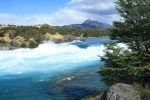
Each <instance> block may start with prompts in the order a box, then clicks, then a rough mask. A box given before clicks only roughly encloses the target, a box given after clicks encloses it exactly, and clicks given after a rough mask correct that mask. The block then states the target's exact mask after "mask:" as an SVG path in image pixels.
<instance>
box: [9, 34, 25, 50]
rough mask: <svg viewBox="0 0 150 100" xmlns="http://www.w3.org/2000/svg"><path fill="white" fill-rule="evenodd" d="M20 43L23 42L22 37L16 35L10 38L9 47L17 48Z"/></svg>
mask: <svg viewBox="0 0 150 100" xmlns="http://www.w3.org/2000/svg"><path fill="white" fill-rule="evenodd" d="M22 43H25V39H24V37H21V36H17V37H15V38H13V39H12V41H11V48H18V47H20V46H21V44H22Z"/></svg>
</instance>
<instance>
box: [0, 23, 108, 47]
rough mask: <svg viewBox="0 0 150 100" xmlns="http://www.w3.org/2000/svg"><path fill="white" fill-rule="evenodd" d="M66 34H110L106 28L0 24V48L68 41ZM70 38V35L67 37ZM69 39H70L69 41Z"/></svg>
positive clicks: (84, 35) (97, 35) (77, 35)
mask: <svg viewBox="0 0 150 100" xmlns="http://www.w3.org/2000/svg"><path fill="white" fill-rule="evenodd" d="M67 35H69V36H70V35H71V36H73V37H72V39H71V40H73V39H74V37H100V36H108V35H110V31H109V30H108V29H107V30H106V29H105V30H104V29H95V28H86V29H85V28H84V29H75V28H67V27H60V26H51V25H48V24H42V25H34V26H16V25H0V48H2V47H7V48H10V47H11V48H14V47H15V48H18V47H31V48H32V47H37V46H38V44H40V43H41V42H42V41H45V40H54V42H63V41H68V40H66V38H68V36H67ZM69 39H70V37H69ZM71 40H70V41H71ZM4 49H5V48H4Z"/></svg>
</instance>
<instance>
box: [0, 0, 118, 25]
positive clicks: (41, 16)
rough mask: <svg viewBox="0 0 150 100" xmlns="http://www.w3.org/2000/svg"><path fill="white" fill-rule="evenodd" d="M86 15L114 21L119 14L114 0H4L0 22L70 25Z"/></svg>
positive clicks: (96, 18)
mask: <svg viewBox="0 0 150 100" xmlns="http://www.w3.org/2000/svg"><path fill="white" fill-rule="evenodd" d="M86 19H92V20H98V21H100V22H104V23H109V24H112V21H114V20H118V19H119V16H118V14H117V13H116V10H115V4H114V0H1V3H0V24H15V25H36V24H44V23H48V24H51V25H67V24H75V23H82V22H83V21H85V20H86Z"/></svg>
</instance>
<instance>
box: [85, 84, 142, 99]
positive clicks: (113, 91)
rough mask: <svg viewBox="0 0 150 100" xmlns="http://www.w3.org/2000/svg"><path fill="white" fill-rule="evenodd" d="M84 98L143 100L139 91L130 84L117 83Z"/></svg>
mask: <svg viewBox="0 0 150 100" xmlns="http://www.w3.org/2000/svg"><path fill="white" fill-rule="evenodd" d="M83 100H141V98H140V95H139V94H138V92H137V91H136V90H135V89H134V88H133V87H132V86H131V85H128V84H124V83H117V84H114V85H112V86H111V87H109V88H108V89H107V90H106V91H105V92H101V93H100V94H98V95H95V96H92V97H90V98H86V99H83Z"/></svg>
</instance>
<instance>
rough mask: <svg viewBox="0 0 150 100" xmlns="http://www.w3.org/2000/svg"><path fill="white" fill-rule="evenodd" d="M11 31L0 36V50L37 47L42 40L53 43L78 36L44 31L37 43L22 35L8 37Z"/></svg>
mask: <svg viewBox="0 0 150 100" xmlns="http://www.w3.org/2000/svg"><path fill="white" fill-rule="evenodd" d="M10 34H11V32H8V33H6V34H5V35H4V37H0V50H12V49H17V48H34V47H37V46H38V45H39V44H40V43H42V41H53V42H55V43H61V42H70V41H73V40H77V39H79V37H76V36H73V35H61V34H59V33H58V32H57V33H56V34H54V35H53V34H50V33H46V34H44V35H43V36H42V37H41V39H42V41H41V42H40V43H37V41H35V39H34V38H29V39H28V40H27V39H25V38H24V37H22V36H16V37H14V38H11V37H10Z"/></svg>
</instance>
